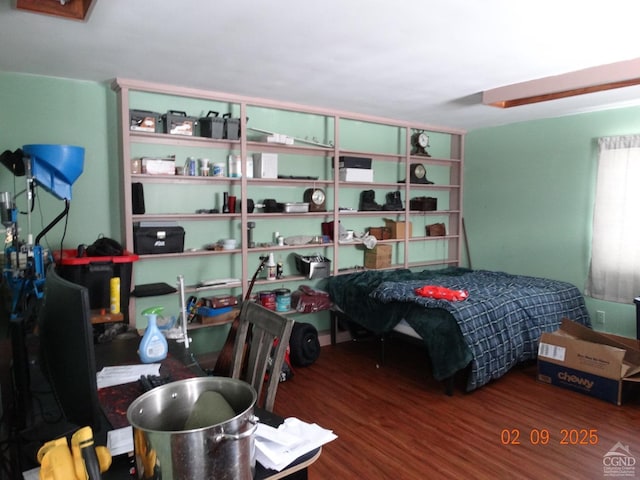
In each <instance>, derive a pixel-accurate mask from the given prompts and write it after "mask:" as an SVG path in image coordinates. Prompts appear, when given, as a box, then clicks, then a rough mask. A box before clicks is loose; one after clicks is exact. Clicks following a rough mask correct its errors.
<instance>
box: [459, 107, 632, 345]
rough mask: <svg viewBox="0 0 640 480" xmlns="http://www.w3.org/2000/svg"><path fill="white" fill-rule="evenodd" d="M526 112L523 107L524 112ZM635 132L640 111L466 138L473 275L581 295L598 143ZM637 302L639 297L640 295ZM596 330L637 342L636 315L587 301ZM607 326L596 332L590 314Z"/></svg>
mask: <svg viewBox="0 0 640 480" xmlns="http://www.w3.org/2000/svg"><path fill="white" fill-rule="evenodd" d="M524 108H526V107H524ZM639 131H640V107H633V108H624V109H616V110H606V111H600V112H592V113H585V114H581V115H573V116H567V117H561V118H555V119H548V120H536V121H530V122H523V123H517V124H511V125H505V126H501V127H494V128H486V129H480V130H475V131H472V132H470V133H469V134H468V135H467V138H466V140H467V141H466V151H465V172H464V181H465V193H464V216H465V223H466V227H467V232H468V239H469V250H470V253H471V261H472V266H473V268H486V269H494V270H503V271H506V272H510V273H516V274H525V275H536V276H546V277H550V278H555V279H558V280H564V281H568V282H571V283H573V284H575V285H576V286H578V287H579V288H580V289H581V290H583V289H584V286H585V282H586V278H587V274H588V269H589V258H590V248H591V221H592V215H593V201H594V197H595V182H596V171H597V170H596V167H597V139H598V138H599V137H603V136H609V135H627V134H634V133H638V132H639ZM639 294H640V292H639ZM587 307H588V308H589V311H590V313H591V315H592V319H593V321H594V328H596V329H598V330H604V331H608V332H612V333H617V334H620V335H625V336H630V337H635V307H634V305H633V299H632V298H630V299H629V304H628V305H627V304H625V305H622V304H616V303H610V302H602V301H599V300H595V299H590V298H588V299H587ZM596 310H602V311H604V312H605V324H604V325H599V324H595V312H596Z"/></svg>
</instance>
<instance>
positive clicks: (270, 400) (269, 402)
mask: <svg viewBox="0 0 640 480" xmlns="http://www.w3.org/2000/svg"><path fill="white" fill-rule="evenodd" d="M238 319H239V324H238V330H237V333H236V338H235V343H234V346H233V366H232V369H231V378H241V379H242V380H245V381H246V382H247V383H249V384H251V385H252V386H253V388H254V389H255V390H256V392H257V393H258V402H257V405H258V406H259V407H260V408H263V409H264V410H267V411H269V412H271V411H273V404H274V403H275V400H276V391H277V389H278V383H279V382H280V372H281V371H282V364H283V362H284V355H285V352H286V350H287V347H288V345H289V337H290V336H291V328H292V327H293V319H291V318H287V317H285V316H283V315H280V314H279V313H276V312H274V311H272V310H268V309H266V308H264V307H263V306H262V305H259V304H257V303H255V302H252V301H247V300H245V301H244V302H243V303H242V306H241V309H240V315H239V317H238ZM276 339H277V340H278V342H277V346H275V347H274V340H276ZM247 347H248V351H247ZM272 351H273V355H272V354H271V353H272ZM271 360H272V361H271ZM267 367H269V371H270V372H271V373H270V374H269V376H268V379H267V380H266V384H267V388H266V391H265V392H264V394H263V391H262V390H263V387H264V384H265V374H266V373H267Z"/></svg>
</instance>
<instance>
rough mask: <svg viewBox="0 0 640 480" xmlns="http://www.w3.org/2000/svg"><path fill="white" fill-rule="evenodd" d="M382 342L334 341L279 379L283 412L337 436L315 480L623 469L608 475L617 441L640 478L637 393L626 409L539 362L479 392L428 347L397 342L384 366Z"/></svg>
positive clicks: (314, 471)
mask: <svg viewBox="0 0 640 480" xmlns="http://www.w3.org/2000/svg"><path fill="white" fill-rule="evenodd" d="M377 352H378V350H377V345H376V343H375V342H374V341H365V342H348V343H341V344H338V345H336V346H326V347H323V348H322V352H321V354H320V357H319V358H318V360H317V361H316V362H315V363H314V364H313V365H311V366H309V367H306V368H295V370H294V377H293V379H291V380H290V381H287V382H284V383H281V384H280V387H279V389H278V395H277V398H276V405H275V411H276V412H277V413H278V414H280V415H282V416H285V417H289V416H295V417H298V418H300V419H302V420H305V421H307V422H315V423H317V424H319V425H320V426H322V427H325V428H328V429H331V430H333V431H334V432H335V433H336V435H338V439H337V440H334V441H333V442H331V443H329V444H327V445H325V446H324V447H323V452H322V455H321V456H320V458H319V460H318V461H317V462H316V463H314V464H313V465H312V466H311V467H310V469H309V479H310V480H320V479H350V478H359V479H360V478H362V479H367V480H371V479H400V480H410V479H420V480H423V479H441V478H442V479H449V478H452V479H453V478H455V479H459V478H468V479H521V478H522V479H527V478H535V479H541V478H554V479H564V478H566V479H602V478H616V477H615V476H614V477H611V476H610V477H605V473H604V466H603V458H604V455H605V454H606V453H607V452H609V451H610V450H611V449H612V448H614V446H615V445H616V444H617V443H618V442H619V443H621V444H622V445H624V446H628V449H629V451H630V453H631V455H632V456H633V457H634V458H635V460H636V463H637V465H635V466H631V467H630V468H632V473H634V474H635V477H631V478H640V435H638V433H639V430H640V398H638V395H637V394H634V396H633V397H632V399H631V400H630V401H629V402H628V403H627V404H625V405H623V406H620V407H619V406H616V405H613V404H609V403H607V402H604V401H602V400H598V399H595V398H591V397H588V396H586V395H581V394H578V393H573V392H570V391H567V390H564V389H561V388H558V387H554V386H550V385H546V384H543V383H540V382H538V381H537V380H536V378H535V373H536V366H535V364H534V363H532V364H529V365H527V366H519V367H516V368H515V369H513V370H512V371H510V372H509V373H508V374H507V375H506V376H504V377H502V378H501V379H499V380H497V381H494V382H492V383H490V384H489V385H486V386H484V387H482V388H480V389H478V390H475V391H473V392H471V393H465V392H464V390H463V387H464V383H463V382H462V381H460V382H458V385H457V386H456V390H455V393H454V396H453V397H448V396H446V395H445V394H444V387H443V385H442V384H440V383H438V382H435V381H434V380H433V379H432V378H430V373H429V372H430V370H429V368H428V366H427V367H426V368H425V365H427V360H426V355H425V353H424V351H423V350H422V349H421V348H420V346H418V345H413V344H408V343H405V342H402V341H400V340H394V341H393V342H390V343H389V344H388V346H387V355H386V362H385V365H384V366H380V367H378V366H377V358H378V357H377ZM461 380H462V379H461ZM638 387H640V385H639V386H638ZM591 429H593V430H595V432H594V435H592V436H591V437H589V436H588V435H586V436H582V435H580V434H581V433H582V432H583V431H585V432H588V431H589V430H591ZM545 432H548V434H549V439H548V442H545V441H544V435H545ZM518 433H519V444H510V440H511V441H513V440H515V436H516V435H517V434H518ZM565 433H567V434H568V435H567V436H566V440H568V441H567V442H566V443H568V444H566V445H565V444H562V442H561V441H562V440H563V436H565ZM538 434H540V436H538ZM576 434H577V435H576ZM581 440H584V441H585V442H584V443H586V444H580V441H581ZM503 441H504V442H505V443H507V444H506V445H505V444H503ZM620 478H621V477H620ZM627 478H629V477H627Z"/></svg>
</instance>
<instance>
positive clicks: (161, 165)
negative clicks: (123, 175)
mask: <svg viewBox="0 0 640 480" xmlns="http://www.w3.org/2000/svg"><path fill="white" fill-rule="evenodd" d="M139 160H140V166H141V172H142V173H146V174H147V175H175V174H176V159H175V158H173V157H172V158H149V157H142V158H140V159H139ZM134 168H135V167H134Z"/></svg>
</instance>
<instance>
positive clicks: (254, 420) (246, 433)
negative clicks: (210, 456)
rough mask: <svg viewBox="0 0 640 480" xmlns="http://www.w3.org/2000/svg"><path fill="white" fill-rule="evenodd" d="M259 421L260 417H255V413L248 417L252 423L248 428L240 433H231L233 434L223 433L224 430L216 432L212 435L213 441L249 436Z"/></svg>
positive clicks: (218, 441) (239, 438) (256, 427)
mask: <svg viewBox="0 0 640 480" xmlns="http://www.w3.org/2000/svg"><path fill="white" fill-rule="evenodd" d="M259 421H260V419H259V418H258V417H256V416H255V415H252V416H251V417H250V418H249V419H248V422H249V423H251V424H252V426H251V427H250V428H248V429H246V430H245V431H244V432H241V433H233V434H232V433H224V432H221V433H218V434H217V435H216V436H215V437H213V441H214V442H215V443H220V442H224V441H225V440H242V439H243V438H247V437H250V436H251V435H253V434H254V433H255V431H256V430H257V429H258V422H259Z"/></svg>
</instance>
